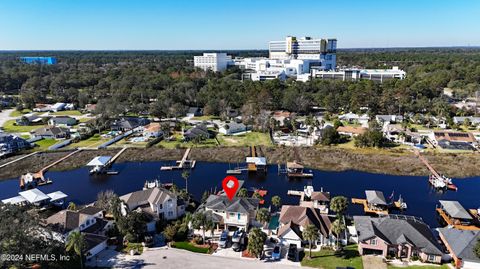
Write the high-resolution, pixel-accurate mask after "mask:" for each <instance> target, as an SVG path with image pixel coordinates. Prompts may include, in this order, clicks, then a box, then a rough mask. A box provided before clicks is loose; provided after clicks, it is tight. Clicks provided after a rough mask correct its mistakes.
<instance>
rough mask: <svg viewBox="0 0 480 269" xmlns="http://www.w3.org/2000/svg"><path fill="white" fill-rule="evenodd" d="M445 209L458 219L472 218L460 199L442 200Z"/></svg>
mask: <svg viewBox="0 0 480 269" xmlns="http://www.w3.org/2000/svg"><path fill="white" fill-rule="evenodd" d="M439 202H440V204H441V205H442V208H443V210H445V212H447V214H448V215H450V217H452V218H456V219H465V220H471V219H472V216H471V215H470V214H469V213H468V212H467V210H465V208H464V207H463V206H462V205H461V204H460V203H459V202H458V201H445V200H440V201H439Z"/></svg>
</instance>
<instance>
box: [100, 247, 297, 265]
mask: <svg viewBox="0 0 480 269" xmlns="http://www.w3.org/2000/svg"><path fill="white" fill-rule="evenodd" d="M122 256H123V255H122ZM123 257H125V259H124V260H118V262H117V263H116V264H115V265H114V268H152V269H153V268H163V269H179V268H182V269H190V268H191V269H215V268H221V269H226V268H228V269H245V268H255V269H274V268H275V269H276V268H280V269H298V268H299V267H298V266H291V265H285V264H281V263H278V262H263V261H258V260H251V259H246V258H228V257H219V256H212V255H206V254H198V253H193V252H189V251H186V250H180V249H172V248H168V249H166V248H158V249H150V250H147V251H145V252H144V253H142V255H139V256H133V257H132V256H128V255H127V256H123ZM98 265H99V266H101V264H98Z"/></svg>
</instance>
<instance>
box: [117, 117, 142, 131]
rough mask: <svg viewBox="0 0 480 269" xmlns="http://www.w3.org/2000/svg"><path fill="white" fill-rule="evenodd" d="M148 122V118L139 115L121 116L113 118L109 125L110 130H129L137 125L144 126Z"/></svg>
mask: <svg viewBox="0 0 480 269" xmlns="http://www.w3.org/2000/svg"><path fill="white" fill-rule="evenodd" d="M149 123H150V120H148V119H146V118H140V117H123V118H121V119H119V120H115V121H113V122H112V124H111V125H110V129H111V130H112V131H123V132H125V131H130V130H133V129H135V128H137V127H141V126H145V125H147V124H149Z"/></svg>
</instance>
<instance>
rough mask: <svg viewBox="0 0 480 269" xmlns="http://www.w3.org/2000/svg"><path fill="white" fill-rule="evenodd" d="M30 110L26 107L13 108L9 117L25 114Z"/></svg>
mask: <svg viewBox="0 0 480 269" xmlns="http://www.w3.org/2000/svg"><path fill="white" fill-rule="evenodd" d="M30 112H32V110H30V109H27V108H25V109H23V110H22V111H18V110H14V111H13V112H12V113H10V117H21V116H23V115H24V114H27V113H30Z"/></svg>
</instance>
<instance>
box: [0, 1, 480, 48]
mask: <svg viewBox="0 0 480 269" xmlns="http://www.w3.org/2000/svg"><path fill="white" fill-rule="evenodd" d="M286 35H295V36H305V35H308V36H312V37H336V38H337V39H338V47H340V48H358V47H362V48H366V47H402V46H409V47H415V46H479V45H480V1H478V0H455V1H452V0H448V1H447V0H416V1H414V0H404V1H399V0H391V1H390V0H384V1H381V0H378V1H374V0H338V1H333V0H328V1H324V0H311V1H305V0H287V1H284V0H272V1H270V0H256V1H255V0H223V1H217V0H211V1H207V0H205V1H201V0H196V1H193V0H191V1H187V0H158V1H153V0H0V50H45V49H54V50H60V49H69V50H72V49H73V50H76V49H82V50H89V49H102V50H103V49H107V50H115V49H127V50H130V49H216V50H221V49H266V48H267V45H268V41H269V40H280V39H283V38H284V37H285V36H286Z"/></svg>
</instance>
